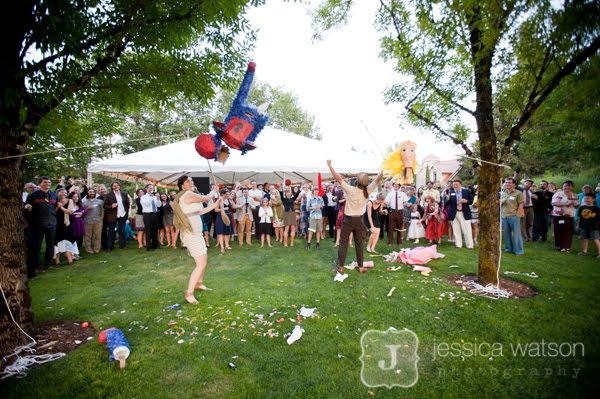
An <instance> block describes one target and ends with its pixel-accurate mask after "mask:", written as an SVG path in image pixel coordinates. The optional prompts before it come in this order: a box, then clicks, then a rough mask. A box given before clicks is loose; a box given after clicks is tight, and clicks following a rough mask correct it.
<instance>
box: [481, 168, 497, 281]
mask: <svg viewBox="0 0 600 399" xmlns="http://www.w3.org/2000/svg"><path fill="white" fill-rule="evenodd" d="M499 169H500V168H499V167H498V166H495V165H489V164H483V165H482V166H481V168H480V171H479V180H478V181H477V185H478V189H477V195H478V199H479V226H480V230H479V237H480V238H479V264H478V274H479V278H480V280H481V282H482V283H483V284H484V285H485V284H489V283H492V284H494V285H495V284H497V281H496V280H497V278H496V277H497V276H496V274H497V271H498V269H497V267H498V259H499V252H498V251H499V245H500V243H501V239H500V224H499V223H500V209H499V206H500V205H499V199H498V192H499V189H500V187H499V184H500V179H501V176H502V174H501V173H500V170H499Z"/></svg>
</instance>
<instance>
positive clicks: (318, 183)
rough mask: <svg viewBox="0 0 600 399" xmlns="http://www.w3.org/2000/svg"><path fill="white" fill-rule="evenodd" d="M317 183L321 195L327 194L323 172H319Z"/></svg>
mask: <svg viewBox="0 0 600 399" xmlns="http://www.w3.org/2000/svg"><path fill="white" fill-rule="evenodd" d="M317 185H318V186H319V197H322V196H323V194H325V190H323V184H322V179H321V172H319V173H317Z"/></svg>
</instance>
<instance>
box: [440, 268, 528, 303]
mask: <svg viewBox="0 0 600 399" xmlns="http://www.w3.org/2000/svg"><path fill="white" fill-rule="evenodd" d="M470 282H473V283H477V284H481V285H484V284H482V283H481V281H480V280H479V277H478V276H476V275H471V274H453V275H450V276H448V284H450V285H453V286H455V287H458V288H461V289H463V290H465V291H469V290H470V289H471V288H472V286H471V285H470ZM500 288H501V289H503V290H506V291H509V292H510V295H509V297H508V298H509V299H516V298H533V297H534V296H536V295H537V293H538V292H537V290H536V289H535V288H533V287H531V286H529V285H527V284H525V283H522V282H520V281H515V280H509V279H507V278H503V277H500ZM488 296H491V295H488Z"/></svg>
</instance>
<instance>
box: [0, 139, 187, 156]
mask: <svg viewBox="0 0 600 399" xmlns="http://www.w3.org/2000/svg"><path fill="white" fill-rule="evenodd" d="M177 136H181V133H176V134H171V135H161V136H150V137H144V138H139V139H131V140H126V141H120V142H118V143H105V144H96V145H78V146H75V147H65V148H54V149H52V150H45V151H35V152H27V153H24V154H18V155H9V156H6V157H0V161H3V160H5V159H12V158H21V157H29V156H32V155H43V154H49V153H53V152H60V151H70V150H80V149H82V148H100V147H106V146H114V145H118V144H125V143H133V142H136V141H148V140H149V139H165V138H170V137H177ZM188 138H189V137H188Z"/></svg>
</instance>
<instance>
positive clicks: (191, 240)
mask: <svg viewBox="0 0 600 399" xmlns="http://www.w3.org/2000/svg"><path fill="white" fill-rule="evenodd" d="M177 185H178V186H179V189H180V190H181V191H180V192H179V193H178V194H177V196H176V197H175V200H174V201H173V203H172V206H173V212H174V222H175V226H176V227H177V228H178V229H179V231H180V232H181V242H182V243H183V245H184V246H185V247H186V248H187V250H188V253H189V254H190V256H191V257H192V258H194V261H195V262H196V267H195V268H194V270H193V271H192V274H191V275H190V279H189V281H188V287H187V290H186V291H185V292H184V294H183V297H184V299H185V300H186V302H188V303H190V304H192V305H196V304H198V300H197V299H196V297H195V296H194V291H196V290H201V291H206V290H207V288H206V286H205V285H204V284H203V281H204V273H205V272H206V262H207V255H206V242H205V241H204V237H203V236H202V219H201V217H200V216H201V215H203V214H205V213H207V212H210V211H212V210H213V209H214V208H216V207H218V206H219V205H220V204H221V201H220V200H217V201H215V202H213V203H212V204H211V205H209V206H208V207H206V208H205V207H204V206H203V204H202V203H203V202H208V201H209V200H210V197H208V196H204V195H200V194H197V193H195V192H194V181H193V180H192V178H191V177H188V176H185V175H184V176H181V177H180V178H179V179H178V180H177Z"/></svg>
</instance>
